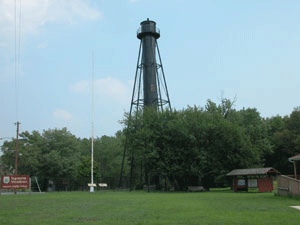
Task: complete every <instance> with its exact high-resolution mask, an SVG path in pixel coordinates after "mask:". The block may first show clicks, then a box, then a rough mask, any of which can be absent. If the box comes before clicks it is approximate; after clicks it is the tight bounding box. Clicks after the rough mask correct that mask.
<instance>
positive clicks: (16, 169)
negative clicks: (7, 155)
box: [15, 121, 21, 175]
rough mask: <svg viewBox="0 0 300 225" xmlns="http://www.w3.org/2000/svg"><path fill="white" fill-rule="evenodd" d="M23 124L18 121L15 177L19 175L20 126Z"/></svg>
mask: <svg viewBox="0 0 300 225" xmlns="http://www.w3.org/2000/svg"><path fill="white" fill-rule="evenodd" d="M20 124H21V123H20V122H19V121H17V122H16V123H15V125H17V139H16V161H15V175H18V154H19V153H18V151H19V125H20Z"/></svg>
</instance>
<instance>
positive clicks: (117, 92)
mask: <svg viewBox="0 0 300 225" xmlns="http://www.w3.org/2000/svg"><path fill="white" fill-rule="evenodd" d="M130 83H131V82H130V81H129V82H128V84H127V83H124V82H122V81H121V80H119V79H117V78H113V77H106V78H102V79H98V80H95V86H94V87H95V94H97V95H100V96H102V97H110V98H112V99H113V100H115V101H118V102H120V103H122V104H128V99H130ZM90 84H91V82H90V81H87V80H82V81H79V82H77V83H75V84H74V85H72V86H71V89H72V90H73V91H74V92H77V93H88V92H89V91H90ZM100 98H101V97H100Z"/></svg>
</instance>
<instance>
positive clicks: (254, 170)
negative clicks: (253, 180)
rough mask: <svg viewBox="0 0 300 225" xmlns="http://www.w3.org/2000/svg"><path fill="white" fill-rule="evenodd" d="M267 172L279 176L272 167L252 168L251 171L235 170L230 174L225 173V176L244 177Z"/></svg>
mask: <svg viewBox="0 0 300 225" xmlns="http://www.w3.org/2000/svg"><path fill="white" fill-rule="evenodd" d="M268 172H275V173H276V174H280V173H279V172H278V171H277V170H275V169H273V168H272V167H267V168H252V169H237V170H232V171H231V172H230V173H227V174H226V175H227V176H244V175H248V176H250V175H263V174H267V173H268Z"/></svg>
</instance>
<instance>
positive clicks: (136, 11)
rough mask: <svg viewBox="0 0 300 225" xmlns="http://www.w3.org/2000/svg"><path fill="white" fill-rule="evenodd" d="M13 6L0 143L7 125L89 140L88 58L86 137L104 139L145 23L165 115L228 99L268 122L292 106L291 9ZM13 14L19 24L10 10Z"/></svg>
mask: <svg viewBox="0 0 300 225" xmlns="http://www.w3.org/2000/svg"><path fill="white" fill-rule="evenodd" d="M19 3H20V0H17V4H18V5H19ZM21 5H22V8H21V26H20V28H21V33H20V37H21V38H20V46H21V48H20V56H17V71H18V72H17V73H16V74H15V49H14V43H15V41H14V40H15V39H14V38H15V27H14V1H13V0H0V96H1V97H0V105H1V110H0V137H13V136H15V130H16V127H15V126H14V123H15V122H16V121H17V120H19V121H20V122H21V123H22V124H21V126H20V131H21V132H22V131H25V130H28V131H30V132H31V131H32V130H38V131H40V132H42V131H43V130H44V129H49V128H51V129H52V128H62V127H65V126H66V127H67V128H68V129H69V130H70V131H71V132H72V133H73V134H75V135H76V136H77V137H82V138H84V137H89V136H90V135H91V110H90V108H91V106H90V102H91V101H90V99H91V97H90V90H89V82H90V80H91V74H92V51H94V54H95V58H94V60H95V87H96V89H95V135H96V136H102V135H114V134H115V132H116V131H118V130H120V129H121V128H122V127H121V125H120V123H119V121H120V120H121V119H122V118H123V115H124V112H126V111H129V107H130V98H131V93H132V88H133V79H134V75H135V69H136V61H137V55H138V48H139V40H138V39H137V38H136V31H137V29H138V27H139V24H140V22H142V21H143V20H145V19H147V18H150V19H151V20H154V21H156V22H157V26H158V27H159V28H160V31H161V37H160V39H158V44H159V48H160V53H161V56H162V62H163V66H164V71H165V76H166V80H167V85H168V89H169V95H170V99H171V103H172V106H173V107H174V108H176V109H182V108H186V107H187V105H190V106H193V105H197V106H204V105H205V103H206V100H207V99H211V100H212V101H215V102H219V100H220V99H221V97H226V98H229V99H233V98H234V97H235V96H236V98H237V101H236V104H235V108H236V109H241V108H243V107H245V108H248V107H251V108H253V107H255V108H257V109H258V111H259V112H260V113H261V115H262V116H263V117H271V116H275V115H277V114H279V115H281V116H284V115H288V114H290V113H291V112H292V110H293V108H294V107H296V106H299V105H300V104H299V100H298V96H299V95H300V88H299V82H300V76H299V72H300V66H299V60H300V23H299V21H300V14H299V11H300V2H299V1H296V0H295V1H276V0H274V1H267V0H265V1H264V0H253V1H238V0H235V1H229V0H228V1H200V0H199V1H196V0H193V1H192V0H160V1H158V0H97V1H92V0H63V1H62V0H47V1H46V0H45V1H40V0H22V1H21ZM17 11H18V15H17V21H19V6H18V7H17ZM18 30H19V26H17V31H18ZM17 37H19V33H18V34H17ZM18 44H19V41H18V40H17V46H18ZM17 52H19V51H17ZM18 59H20V60H18ZM15 78H17V79H15ZM16 81H17V82H16ZM15 84H17V86H18V87H19V89H18V91H17V92H16V91H15V90H16V89H15ZM16 93H17V94H16ZM16 95H17V96H18V98H16ZM16 99H18V100H16ZM16 105H17V106H18V107H16ZM16 108H17V109H16ZM0 144H1V142H0Z"/></svg>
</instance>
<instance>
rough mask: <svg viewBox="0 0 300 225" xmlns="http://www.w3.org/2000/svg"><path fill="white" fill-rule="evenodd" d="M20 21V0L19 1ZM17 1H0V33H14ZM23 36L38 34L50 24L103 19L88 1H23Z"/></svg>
mask: <svg viewBox="0 0 300 225" xmlns="http://www.w3.org/2000/svg"><path fill="white" fill-rule="evenodd" d="M16 2H17V21H19V12H20V0H17V1H16ZM14 3H15V1H12V0H0V32H1V33H2V32H8V31H10V32H12V29H13V28H14V20H15V14H14V12H15V7H14ZM21 15H22V17H21V30H22V34H24V33H25V34H26V33H38V32H39V30H40V28H41V27H42V26H43V25H45V24H47V23H49V22H59V23H77V22H78V21H80V20H96V19H99V18H100V17H101V13H100V11H99V10H98V9H96V8H93V7H91V6H90V5H89V1H86V0H43V1H41V0H21Z"/></svg>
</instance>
